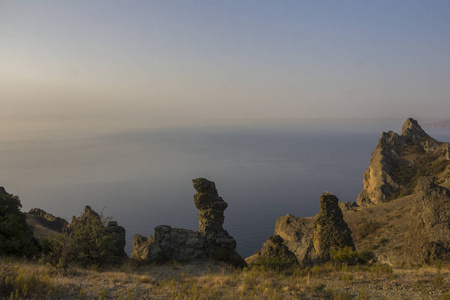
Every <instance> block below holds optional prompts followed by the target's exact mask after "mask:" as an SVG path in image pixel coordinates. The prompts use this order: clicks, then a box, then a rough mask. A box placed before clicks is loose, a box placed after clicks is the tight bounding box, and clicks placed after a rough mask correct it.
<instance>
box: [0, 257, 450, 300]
mask: <svg viewBox="0 0 450 300" xmlns="http://www.w3.org/2000/svg"><path fill="white" fill-rule="evenodd" d="M198 268H199V266H196V265H180V266H178V268H177V269H174V268H172V267H171V266H136V267H135V268H133V270H129V268H126V267H123V268H121V269H125V271H118V270H113V269H110V270H86V269H78V268H70V269H68V270H59V269H55V268H53V267H49V266H46V265H42V264H38V263H35V262H29V261H22V260H13V259H1V260H0V291H1V293H2V294H1V295H0V298H2V299H3V298H6V299H8V298H9V299H24V298H29V299H383V298H399V299H408V298H411V299H414V298H415V296H414V295H421V296H424V295H427V297H430V295H431V298H433V297H434V298H437V299H439V297H441V299H448V298H446V297H447V295H449V293H450V289H449V282H450V267H449V266H442V265H437V266H426V267H417V268H412V269H392V268H391V267H389V266H385V265H374V266H347V265H333V264H325V265H322V266H314V267H312V268H295V269H292V270H290V271H289V272H288V273H283V272H281V273H280V272H276V271H273V270H267V269H264V268H261V267H254V268H252V269H244V270H237V271H234V270H232V269H231V268H230V267H228V266H225V265H215V269H213V266H207V267H204V268H203V269H202V270H199V269H198ZM194 269H195V270H196V272H197V274H196V275H193V274H192V273H196V272H191V274H189V273H186V271H193V270H194ZM212 269H213V270H212ZM198 272H200V273H201V274H198ZM7 278H8V279H7ZM399 286H401V289H400V288H399ZM386 291H388V292H389V293H394V294H392V295H390V294H388V295H385V294H383V293H385V292H386ZM416 298H417V297H416ZM417 299H418V298H417Z"/></svg>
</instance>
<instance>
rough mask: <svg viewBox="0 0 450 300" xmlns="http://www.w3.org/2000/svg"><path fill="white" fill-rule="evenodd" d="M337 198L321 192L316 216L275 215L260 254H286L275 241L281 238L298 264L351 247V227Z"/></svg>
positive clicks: (314, 261) (353, 247)
mask: <svg viewBox="0 0 450 300" xmlns="http://www.w3.org/2000/svg"><path fill="white" fill-rule="evenodd" d="M338 201H339V200H338V198H337V197H336V196H335V195H333V194H329V193H324V194H323V195H322V196H321V197H320V211H319V213H318V214H317V215H316V217H314V218H301V217H294V216H292V215H289V214H288V215H286V216H283V217H280V218H278V219H277V222H276V225H275V231H274V236H272V237H270V238H269V240H268V241H267V242H266V243H265V244H264V246H263V249H261V255H269V256H270V255H279V254H277V253H283V255H284V256H285V257H289V254H286V253H285V249H283V248H282V247H281V246H280V245H279V244H280V242H282V244H283V245H284V246H286V248H287V249H288V250H289V251H290V252H291V253H292V254H293V255H294V256H295V257H296V259H297V262H298V263H299V264H301V265H311V264H313V263H322V262H326V261H328V260H330V258H331V253H333V251H338V250H340V249H343V248H344V247H350V248H351V249H353V250H354V249H355V245H354V243H353V239H352V236H351V231H350V229H349V228H348V226H347V223H346V222H345V221H344V218H343V215H342V211H341V209H340V208H339V204H338ZM278 237H279V238H278ZM271 252H273V253H271Z"/></svg>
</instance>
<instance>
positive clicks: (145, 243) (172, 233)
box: [131, 225, 209, 263]
mask: <svg viewBox="0 0 450 300" xmlns="http://www.w3.org/2000/svg"><path fill="white" fill-rule="evenodd" d="M139 255H140V256H139ZM131 257H132V258H144V259H145V260H147V261H149V262H156V263H164V262H167V261H173V260H175V261H179V262H189V261H192V260H196V259H203V258H208V257H209V255H208V251H207V247H206V236H205V235H203V234H201V233H199V232H196V231H193V230H188V229H182V228H172V227H170V226H167V225H160V226H157V227H156V228H155V238H153V237H151V236H150V237H149V238H148V239H146V238H144V237H142V236H139V235H135V236H134V237H133V253H132V255H131Z"/></svg>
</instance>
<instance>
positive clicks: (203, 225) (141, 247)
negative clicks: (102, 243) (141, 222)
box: [131, 178, 246, 267]
mask: <svg viewBox="0 0 450 300" xmlns="http://www.w3.org/2000/svg"><path fill="white" fill-rule="evenodd" d="M192 182H193V186H194V189H195V190H196V191H197V193H196V194H195V195H194V203H195V206H196V207H197V208H198V209H199V213H198V220H199V226H198V231H197V232H195V231H192V230H187V229H180V228H172V227H170V226H167V225H161V226H157V227H156V228H155V237H154V238H153V237H152V236H150V237H148V238H145V237H143V236H141V235H139V234H137V235H135V236H134V237H133V250H132V253H131V257H132V258H134V259H141V260H146V261H149V262H159V263H162V262H165V261H170V260H176V261H180V262H187V261H191V260H195V259H203V258H210V259H214V260H219V261H225V262H228V263H230V264H232V265H235V266H238V267H244V266H246V263H245V261H244V260H243V259H242V257H241V256H240V255H239V254H238V253H237V252H236V241H235V240H234V239H233V238H232V237H231V236H230V235H229V234H228V232H227V231H226V230H225V229H224V228H223V226H222V225H223V222H224V220H225V217H224V211H225V209H226V208H227V206H228V204H227V203H226V202H225V201H223V199H222V198H221V197H219V195H218V193H217V190H216V187H215V184H214V182H212V181H209V180H207V179H205V178H197V179H194V180H192Z"/></svg>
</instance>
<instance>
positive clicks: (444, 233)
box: [409, 177, 450, 263]
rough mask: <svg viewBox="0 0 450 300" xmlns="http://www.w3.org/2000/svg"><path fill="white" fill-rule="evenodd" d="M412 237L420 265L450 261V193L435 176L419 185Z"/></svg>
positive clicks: (413, 213)
mask: <svg viewBox="0 0 450 300" xmlns="http://www.w3.org/2000/svg"><path fill="white" fill-rule="evenodd" d="M409 238H410V247H411V249H412V255H413V257H414V260H415V261H416V262H418V263H423V262H425V263H432V262H434V261H436V260H440V259H443V258H447V259H450V256H449V255H450V190H448V189H447V188H444V187H442V186H438V185H436V183H435V182H434V178H432V177H423V178H421V179H419V181H418V183H417V187H416V194H415V196H414V203H413V208H412V220H411V224H410V232H409Z"/></svg>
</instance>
